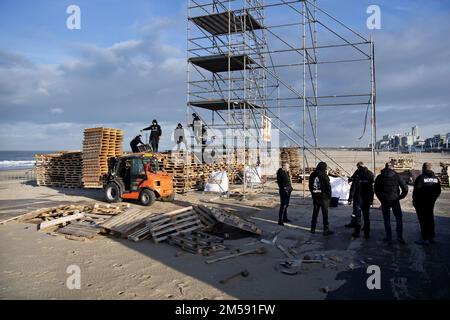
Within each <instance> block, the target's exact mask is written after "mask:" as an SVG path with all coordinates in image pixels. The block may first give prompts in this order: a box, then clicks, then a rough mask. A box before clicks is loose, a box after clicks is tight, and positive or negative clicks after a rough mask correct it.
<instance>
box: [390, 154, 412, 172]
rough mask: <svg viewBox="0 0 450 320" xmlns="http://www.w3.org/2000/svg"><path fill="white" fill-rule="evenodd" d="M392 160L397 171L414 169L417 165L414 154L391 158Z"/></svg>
mask: <svg viewBox="0 0 450 320" xmlns="http://www.w3.org/2000/svg"><path fill="white" fill-rule="evenodd" d="M390 162H391V164H392V166H393V168H394V170H395V171H397V172H402V171H408V170H413V169H414V167H415V158H414V156H409V157H399V158H391V161H390Z"/></svg>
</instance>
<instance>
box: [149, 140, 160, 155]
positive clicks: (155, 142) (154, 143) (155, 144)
mask: <svg viewBox="0 0 450 320" xmlns="http://www.w3.org/2000/svg"><path fill="white" fill-rule="evenodd" d="M150 145H151V146H152V149H153V152H158V146H159V138H158V137H150Z"/></svg>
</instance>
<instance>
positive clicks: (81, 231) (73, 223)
mask: <svg viewBox="0 0 450 320" xmlns="http://www.w3.org/2000/svg"><path fill="white" fill-rule="evenodd" d="M129 207H130V205H129V204H118V205H110V204H97V203H95V204H71V205H61V206H58V207H54V208H44V209H38V210H35V211H33V212H30V213H27V214H25V215H23V216H21V217H19V219H18V220H19V221H21V222H27V223H34V224H37V229H38V230H42V231H56V232H57V233H60V234H64V235H67V236H71V237H74V238H77V237H78V238H88V239H92V238H94V237H95V236H97V235H98V234H99V233H101V232H102V228H101V225H102V223H104V222H106V221H108V220H110V219H111V218H113V217H115V216H118V215H120V214H122V213H123V212H125V211H126V210H127V209H128V208H129Z"/></svg>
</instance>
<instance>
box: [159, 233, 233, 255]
mask: <svg viewBox="0 0 450 320" xmlns="http://www.w3.org/2000/svg"><path fill="white" fill-rule="evenodd" d="M223 241H224V239H223V238H219V237H216V236H212V235H209V234H206V233H203V232H197V231H193V232H190V233H186V234H180V235H175V236H174V235H170V236H168V238H167V242H168V243H169V244H171V245H174V246H177V247H179V248H181V249H182V250H184V251H187V252H189V253H193V254H200V255H204V256H210V255H212V254H214V253H216V252H218V251H222V250H225V249H226V246H224V245H223Z"/></svg>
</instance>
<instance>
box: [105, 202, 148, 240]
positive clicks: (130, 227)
mask: <svg viewBox="0 0 450 320" xmlns="http://www.w3.org/2000/svg"><path fill="white" fill-rule="evenodd" d="M154 214H155V213H154V212H151V211H150V210H148V209H142V208H135V209H130V210H128V211H127V212H125V213H122V214H119V215H117V216H115V217H112V218H111V219H108V220H107V221H105V222H103V223H102V224H100V226H101V227H102V228H103V229H105V230H107V231H109V232H111V233H113V234H117V235H120V236H122V237H128V236H129V235H130V234H131V233H133V232H134V231H136V230H137V229H139V228H140V227H143V226H144V225H145V221H146V219H147V218H148V217H150V216H152V215H154Z"/></svg>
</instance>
